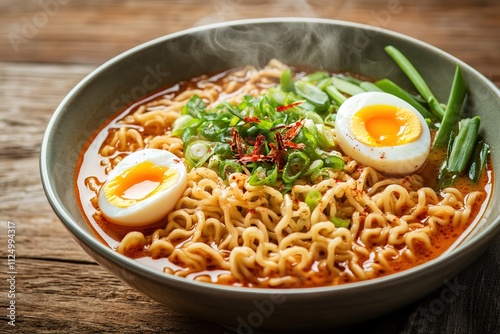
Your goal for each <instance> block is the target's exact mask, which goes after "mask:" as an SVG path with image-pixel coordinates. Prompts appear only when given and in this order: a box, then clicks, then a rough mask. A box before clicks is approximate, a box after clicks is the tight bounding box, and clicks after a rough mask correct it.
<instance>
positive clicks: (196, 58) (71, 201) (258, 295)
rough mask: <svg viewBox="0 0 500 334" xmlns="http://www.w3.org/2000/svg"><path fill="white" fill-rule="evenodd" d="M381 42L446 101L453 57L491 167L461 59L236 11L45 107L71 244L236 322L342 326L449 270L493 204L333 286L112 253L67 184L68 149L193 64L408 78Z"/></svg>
mask: <svg viewBox="0 0 500 334" xmlns="http://www.w3.org/2000/svg"><path fill="white" fill-rule="evenodd" d="M389 44H391V45H394V46H396V47H397V48H398V49H400V50H401V51H402V52H403V53H405V54H406V55H407V56H408V57H410V58H411V59H412V61H413V63H414V64H415V66H416V67H417V68H418V69H419V70H420V72H421V74H422V76H423V77H424V78H426V80H427V82H428V84H429V86H430V87H431V89H432V91H433V92H434V93H435V95H436V96H437V98H438V99H439V100H441V101H446V99H447V96H448V93H449V86H450V84H451V81H452V78H453V73H454V69H455V65H456V64H457V63H458V64H460V66H461V67H462V71H463V75H464V77H465V80H466V82H467V83H468V87H469V98H468V101H467V112H468V113H470V114H477V115H480V116H481V119H482V134H483V136H484V137H485V138H486V140H487V141H488V142H489V143H490V144H491V157H492V161H493V164H494V166H500V148H499V147H498V145H497V143H499V142H500V140H499V132H498V128H497V125H498V110H500V93H499V90H498V88H497V87H496V86H494V85H493V84H492V83H491V82H490V81H488V80H487V79H486V78H485V77H483V76H482V75H481V74H480V73H478V72H477V71H475V70H474V69H473V68H471V67H470V66H468V65H467V64H465V63H463V62H462V61H460V60H458V59H456V58H454V57H453V56H451V55H449V54H447V53H445V52H443V51H441V50H439V49H437V48H435V47H432V46H430V45H428V44H425V43H422V42H420V41H418V40H415V39H412V38H409V37H407V36H403V35H401V34H397V33H394V32H390V31H386V30H382V29H378V28H374V27H369V26H364V25H359V24H353V23H347V22H340V21H331V20H322V19H304V18H300V19H283V18H281V19H261V20H245V21H236V22H228V23H222V24H215V25H210V26H203V27H197V28H193V29H189V30H186V31H182V32H178V33H174V34H171V35H168V36H165V37H161V38H158V39H155V40H153V41H151V42H148V43H145V44H142V45H140V46H138V47H135V48H133V49H131V50H129V51H127V52H125V53H123V54H121V55H119V56H117V57H115V58H114V59H111V60H110V61H108V62H106V63H105V64H103V65H102V66H100V67H99V68H97V69H96V70H95V71H93V72H92V73H91V74H90V75H88V76H87V77H86V78H85V79H84V80H83V81H81V82H80V83H79V84H78V85H77V86H76V87H75V88H74V89H73V90H72V91H71V92H70V93H69V94H68V95H67V96H66V98H65V99H64V100H63V101H62V103H61V104H60V106H59V107H58V108H57V110H56V111H55V113H54V115H53V117H52V119H51V121H50V123H49V125H48V128H47V131H46V134H45V137H44V140H43V144H42V148H41V160H40V170H41V176H42V182H43V187H44V190H45V192H46V195H47V198H48V200H49V202H50V204H51V205H52V207H53V209H54V211H55V213H56V214H57V215H58V216H59V218H60V220H61V221H62V222H63V224H64V226H65V227H66V228H67V229H68V231H69V232H70V233H71V234H72V235H73V237H74V238H75V239H76V240H77V241H78V243H79V244H80V245H81V247H82V248H83V249H84V250H85V251H86V252H87V253H88V254H90V256H92V257H93V258H94V259H95V260H96V261H97V262H98V263H99V264H100V265H102V266H103V267H105V268H107V269H108V270H109V271H110V272H112V273H113V274H114V275H116V276H117V277H119V278H120V279H122V280H123V281H124V282H126V283H127V284H129V285H130V286H131V287H133V288H135V289H137V290H138V291H140V292H142V293H144V294H146V295H148V296H150V297H151V298H152V299H154V300H156V301H158V302H160V303H163V304H165V305H168V306H169V307H171V308H173V309H175V310H178V311H180V312H184V313H187V314H189V315H192V316H194V317H198V318H202V319H207V320H209V321H213V322H216V323H219V324H222V325H226V326H231V327H233V328H235V329H238V330H239V331H240V332H245V331H246V332H249V330H252V331H253V330H256V329H259V330H261V329H269V330H273V329H278V328H280V329H290V328H294V329H300V328H313V327H323V328H324V327H332V326H341V325H348V324H352V323H355V322H360V321H363V320H368V319H370V318H375V317H378V316H381V315H383V314H386V313H389V312H391V311H394V310H396V309H398V308H401V307H403V306H405V305H408V304H410V303H412V302H414V301H416V300H418V299H419V298H422V297H423V296H425V295H426V294H428V293H430V292H432V291H433V290H435V289H436V288H438V287H440V286H441V285H443V284H444V282H446V280H450V279H452V278H453V277H454V276H455V275H457V273H459V272H460V271H461V270H463V269H464V268H465V267H467V266H468V265H469V264H470V263H471V262H472V261H474V260H475V259H476V258H477V257H478V256H479V255H480V254H481V253H482V252H483V250H485V248H486V247H487V246H488V244H489V242H490V240H491V239H492V238H493V237H495V236H496V235H497V234H498V233H499V231H500V222H499V220H500V218H499V217H500V206H498V205H489V206H488V208H487V209H486V211H485V213H484V215H483V217H482V218H481V219H480V221H479V223H478V225H477V227H476V228H475V229H474V230H473V231H472V232H471V233H470V234H469V235H468V236H467V238H466V239H465V240H464V241H463V242H462V243H461V244H460V246H459V247H457V248H456V249H454V250H453V251H451V252H449V253H447V254H446V255H445V256H440V257H438V258H436V259H435V260H432V261H430V262H427V263H425V264H423V265H420V266H418V267H415V268H413V269H409V270H406V271H404V272H400V273H397V274H393V275H389V276H386V277H382V278H377V279H373V280H369V281H364V282H358V283H352V284H346V285H341V286H331V287H318V288H307V289H255V288H237V287H228V286H219V285H215V284H207V283H201V282H194V281H189V280H186V279H183V278H179V277H174V276H171V275H167V274H164V273H162V272H159V271H157V270H155V269H153V268H150V267H147V266H145V265H142V264H140V263H138V262H136V261H134V260H131V259H129V258H126V257H124V256H122V255H120V254H118V253H117V252H115V251H113V250H112V249H110V248H108V247H107V246H105V245H104V244H103V243H102V242H100V241H99V240H98V238H97V237H96V236H95V235H94V234H93V233H92V231H91V230H90V228H89V226H88V225H87V223H86V221H85V219H84V217H83V216H82V213H81V212H80V209H79V207H78V204H77V200H76V196H75V189H74V188H73V187H71V186H69V185H72V184H74V179H75V170H76V164H77V159H78V156H79V154H80V152H81V151H82V149H83V146H84V145H85V143H87V141H88V140H89V138H90V137H91V136H92V134H93V133H94V132H95V131H96V130H97V129H98V128H99V127H100V126H101V124H102V123H103V122H105V121H106V120H107V119H108V118H109V117H111V116H112V115H114V114H116V112H117V111H119V110H120V109H121V108H123V107H124V106H126V105H128V104H130V103H131V102H133V101H134V100H137V99H139V98H140V97H142V96H144V95H146V94H149V93H151V92H153V91H156V90H159V89H161V88H164V87H168V86H169V85H172V84H174V83H176V82H178V81H180V80H184V79H189V78H192V77H195V76H198V75H201V74H207V73H216V72H217V71H221V70H224V69H228V68H232V67H236V66H241V65H247V64H252V65H256V66H260V65H264V64H266V63H267V62H268V61H269V59H270V58H277V59H280V60H281V61H282V62H284V63H286V64H290V65H302V66H307V67H311V68H316V69H325V70H330V71H350V72H354V73H361V74H364V75H366V76H368V77H372V78H375V79H377V78H384V77H387V78H390V79H392V80H393V81H395V82H398V83H399V84H401V85H402V86H404V87H406V88H410V87H411V84H410V82H409V81H408V80H407V79H406V77H405V76H404V75H403V74H402V72H401V71H400V70H399V68H397V66H396V65H395V64H394V62H393V61H392V60H391V59H390V58H389V57H388V56H387V55H386V53H385V52H384V46H386V45H389ZM444 83H447V84H444ZM448 83H450V84H448ZM499 182H500V178H495V180H494V185H493V195H492V199H491V202H492V203H498V202H500V195H499V194H498V192H497V191H496V189H500V188H499V184H498V183H499ZM159 316H161V315H159Z"/></svg>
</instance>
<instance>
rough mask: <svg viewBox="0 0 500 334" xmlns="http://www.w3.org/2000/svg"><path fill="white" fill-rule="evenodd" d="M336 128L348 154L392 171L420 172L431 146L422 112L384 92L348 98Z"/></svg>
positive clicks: (384, 170)
mask: <svg viewBox="0 0 500 334" xmlns="http://www.w3.org/2000/svg"><path fill="white" fill-rule="evenodd" d="M335 131H336V141H337V144H338V145H339V147H340V148H341V149H342V150H343V151H344V153H345V154H346V155H348V156H350V157H352V158H353V159H355V160H356V161H358V162H359V163H361V164H363V165H365V166H370V167H373V168H374V169H376V170H378V171H380V172H384V173H388V174H399V175H402V174H411V173H414V172H416V171H418V170H419V169H420V168H421V167H422V166H423V164H424V163H425V161H426V160H427V156H428V155H429V151H430V147H431V135H430V131H429V127H428V126H427V123H426V122H425V119H424V118H423V117H422V115H421V114H420V113H419V112H418V111H417V110H416V109H415V108H414V107H413V106H411V105H410V104H409V103H407V102H406V101H404V100H402V99H400V98H398V97H397V96H394V95H391V94H388V93H383V92H367V93H361V94H357V95H354V96H352V97H350V98H348V99H347V100H346V101H345V102H344V103H342V105H341V106H340V107H339V110H338V111H337V117H336V119H335Z"/></svg>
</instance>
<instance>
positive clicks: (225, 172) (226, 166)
mask: <svg viewBox="0 0 500 334" xmlns="http://www.w3.org/2000/svg"><path fill="white" fill-rule="evenodd" d="M242 171H243V168H242V167H241V164H240V163H239V162H237V161H234V160H231V159H226V160H223V161H221V162H220V163H219V175H220V176H221V177H222V179H224V180H226V179H227V177H228V176H229V174H232V173H238V172H239V173H241V172H242Z"/></svg>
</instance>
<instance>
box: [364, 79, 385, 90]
mask: <svg viewBox="0 0 500 334" xmlns="http://www.w3.org/2000/svg"><path fill="white" fill-rule="evenodd" d="M359 87H361V88H363V90H365V91H367V92H383V90H382V89H381V88H379V87H378V86H377V85H375V84H374V83H373V82H369V81H363V82H361V83H360V84H359Z"/></svg>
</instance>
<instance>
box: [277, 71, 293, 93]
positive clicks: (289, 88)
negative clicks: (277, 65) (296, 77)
mask: <svg viewBox="0 0 500 334" xmlns="http://www.w3.org/2000/svg"><path fill="white" fill-rule="evenodd" d="M280 86H281V89H282V90H283V91H284V92H293V90H294V89H295V87H294V82H293V75H292V71H291V70H290V69H289V68H287V69H286V70H284V71H283V73H282V74H281V77H280Z"/></svg>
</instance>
